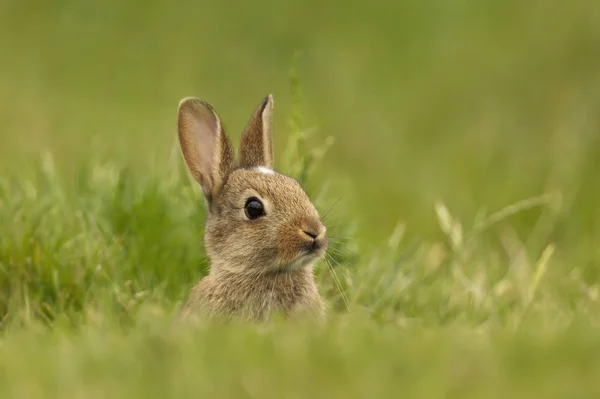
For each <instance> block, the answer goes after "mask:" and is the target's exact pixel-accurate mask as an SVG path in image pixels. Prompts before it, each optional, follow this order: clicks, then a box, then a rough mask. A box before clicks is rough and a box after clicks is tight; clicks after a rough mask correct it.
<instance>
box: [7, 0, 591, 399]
mask: <svg viewBox="0 0 600 399" xmlns="http://www.w3.org/2000/svg"><path fill="white" fill-rule="evenodd" d="M0 50H1V53H0V396H1V397H3V398H4V397H7V398H8V397H15V398H25V397H28V398H36V397H39V398H48V397H60V398H61V399H63V398H68V397H82V395H84V396H88V397H89V396H90V395H91V396H93V397H103V396H108V397H127V398H133V397H144V398H151V397H160V398H164V397H170V396H173V397H178V398H181V397H188V396H189V397H197V396H198V395H199V394H200V395H202V393H206V394H207V395H208V397H234V398H240V397H265V398H269V397H273V398H282V397H290V398H299V397H305V396H310V397H312V398H318V397H326V398H330V397H333V396H335V395H338V396H340V395H341V396H344V397H349V398H350V397H352V398H354V397H356V398H358V397H369V398H371V397H386V396H387V397H395V396H397V394H398V392H403V394H404V396H405V397H415V398H422V397H425V398H431V397H436V396H437V397H477V398H482V397H489V398H491V397H504V398H505V397H508V396H514V397H526V398H531V397H536V395H537V396H540V393H541V392H543V393H547V396H548V397H598V395H597V394H596V395H594V393H597V392H600V385H599V384H598V382H597V381H598V380H597V378H596V376H597V374H598V372H597V371H598V370H600V363H599V362H598V359H600V357H599V356H597V354H598V352H599V350H600V341H598V338H597V337H598V336H599V335H598V334H597V326H598V321H599V320H598V319H599V318H598V315H600V273H599V272H600V206H599V205H598V204H599V203H600V177H599V176H600V112H599V110H600V2H598V1H597V0H571V1H569V2H567V1H559V0H528V1H516V0H505V1H493V0H479V1H464V0H454V1H451V0H431V1H427V2H424V1H416V0H402V1H390V0H372V1H370V2H367V1H362V2H357V1H352V0H347V1H329V2H318V1H314V0H308V1H304V2H300V1H272V0H267V1H263V2H249V1H238V2H225V1H221V2H219V1H213V2H207V1H195V2H191V1H180V2H175V1H172V2H168V1H166V0H146V1H139V0H133V1H117V0H105V1H91V0H52V1H41V0H0ZM298 54H300V56H299V57H298V56H297V55H298ZM294 68H295V70H296V72H297V74H298V75H299V77H300V87H301V90H302V97H303V102H302V104H303V108H302V109H299V106H298V102H297V101H296V100H297V99H296V97H295V95H294V93H295V92H294V90H295V89H294V88H297V87H296V86H294V85H293V84H292V81H293V79H291V77H290V76H291V75H293V74H292V72H291V71H292V70H294ZM267 93H272V94H273V95H274V97H275V125H276V126H275V146H276V154H275V155H276V163H277V164H278V166H279V167H280V168H283V169H284V170H283V171H284V172H288V171H287V170H285V168H286V167H287V166H289V165H290V164H292V165H296V164H294V162H295V161H298V159H299V160H300V161H302V160H304V159H306V153H305V152H304V153H302V154H300V156H299V157H298V159H292V160H291V158H293V157H284V155H283V154H284V150H285V149H287V148H289V147H287V142H288V139H289V138H290V137H291V132H294V131H295V127H294V126H293V124H291V123H290V119H291V118H292V117H293V116H294V115H297V114H298V112H299V111H302V113H303V115H304V118H303V120H302V123H301V125H302V127H303V128H306V129H314V134H313V135H312V136H311V137H310V139H309V142H308V143H303V144H306V147H305V148H308V149H309V150H311V149H319V148H321V147H322V146H323V145H324V144H325V143H326V142H327V140H328V138H329V137H333V138H334V139H335V142H334V144H333V147H331V148H330V149H329V152H327V154H326V156H325V158H324V159H323V161H322V162H321V163H319V164H318V167H317V169H316V173H314V174H312V175H311V176H310V179H309V180H310V181H309V185H310V192H311V194H312V195H313V197H316V199H317V203H318V205H319V206H320V207H321V208H322V209H321V210H322V211H326V209H327V208H328V207H329V206H333V210H332V211H331V212H330V213H329V216H328V219H327V223H328V227H330V225H329V224H330V223H331V224H334V225H335V226H334V228H330V229H328V232H330V233H331V235H333V236H334V237H332V240H331V242H332V245H331V248H332V249H331V251H329V252H330V253H329V254H328V255H329V257H328V258H327V261H328V263H327V264H326V262H321V263H320V264H319V267H317V269H316V270H317V281H318V284H319V288H320V291H321V293H322V295H323V297H324V298H325V299H326V300H327V301H328V303H330V304H331V305H332V311H331V312H330V319H329V321H328V323H327V325H326V328H324V329H323V330H319V329H315V328H312V327H311V326H309V328H298V326H296V325H292V326H285V324H284V325H282V326H279V327H277V326H275V327H274V328H273V329H267V330H261V329H259V331H256V330H253V329H252V328H251V327H250V328H247V327H248V326H246V327H244V328H231V329H229V328H225V329H220V328H216V329H211V328H207V329H205V330H200V331H196V330H194V331H191V330H186V329H183V328H180V327H181V326H180V325H178V324H177V325H171V323H170V322H169V321H170V320H171V319H170V317H171V316H172V315H173V312H176V311H177V306H178V305H179V304H180V303H181V301H183V300H185V298H186V297H187V295H188V293H189V288H190V287H191V285H192V284H193V283H194V282H195V281H197V279H199V278H200V277H201V276H202V275H204V274H205V273H206V269H207V268H206V266H207V262H206V258H205V256H204V253H203V250H202V248H201V245H200V241H201V233H202V232H201V226H202V223H203V220H204V210H203V202H202V200H201V196H200V193H199V191H200V190H199V189H198V188H196V189H195V190H192V189H191V188H190V187H192V186H190V185H189V184H188V180H185V178H187V177H188V175H187V172H185V171H184V170H183V166H182V162H181V156H180V155H179V152H178V148H177V142H176V110H177V105H178V102H179V100H180V99H181V98H183V97H186V96H196V97H201V98H203V99H205V100H207V101H209V102H210V103H211V104H213V106H214V107H215V108H216V109H217V111H218V112H219V114H220V115H221V118H222V119H223V121H224V122H225V125H226V127H227V129H228V132H229V133H230V135H231V136H232V138H233V140H234V141H235V142H236V143H237V142H239V137H240V133H241V131H242V129H243V127H244V125H245V124H246V122H247V120H248V118H249V117H250V115H251V114H252V112H253V111H254V109H255V107H256V106H257V105H258V104H259V102H260V100H261V99H262V98H263V96H265V95H266V94H267ZM303 151H304V150H303ZM47 152H50V153H51V154H53V159H54V161H55V163H56V164H55V165H54V164H52V162H50V160H49V158H47V157H45V156H44V155H45V154H46V153H47ZM173 156H175V158H173ZM174 161H175V162H178V163H179V165H180V166H182V169H181V171H182V173H181V174H178V170H177V169H175V168H174V167H173V166H174V165H175V164H174ZM286 165H287V166H286ZM54 166H55V167H56V169H54ZM163 171H164V173H163ZM182 176H185V177H184V178H182ZM324 188H327V190H324ZM544 195H549V196H547V197H543V198H546V199H548V200H546V199H540V197H539V196H544ZM67 196H70V197H67ZM531 198H534V199H533V200H529V201H525V202H523V200H527V199H531ZM438 201H439V202H438ZM440 203H443V204H444V205H445V208H444V207H442V206H439V204H440ZM436 204H438V206H437V208H436ZM512 204H517V205H516V206H513V207H511V205H512ZM436 209H437V214H436ZM445 210H447V211H448V212H445ZM498 210H501V211H500V213H496V214H493V215H494V216H492V217H491V218H487V219H486V218H485V216H489V215H490V213H492V212H495V211H498ZM449 215H450V216H449ZM398 223H404V226H403V227H402V228H397V226H398ZM400 226H402V225H400ZM458 226H460V228H459V227H458ZM482 226H485V227H490V228H489V229H487V230H486V229H483V228H482ZM402 233H403V234H402ZM344 238H347V239H348V241H346V240H344ZM333 243H334V244H335V245H333ZM356 255H358V256H356ZM42 325H44V326H50V328H48V329H45V328H44V327H42ZM573 325H576V326H579V327H581V330H577V329H575V330H573V331H571V332H570V333H568V334H566V335H565V336H564V337H562V338H561V337H558V338H557V337H556V336H555V335H553V334H552V332H553V331H556V330H560V329H561V328H562V327H566V326H573ZM590 326H591V327H592V328H590ZM595 326H596V327H595ZM514 332H517V333H522V334H523V335H519V334H516V335H514V336H513V333H514ZM536 332H541V334H539V335H536ZM520 337H521V338H520ZM594 370H595V371H594ZM32 382H34V383H32ZM552 395H554V396H552ZM578 395H579V396H578ZM586 395H587V396H586Z"/></svg>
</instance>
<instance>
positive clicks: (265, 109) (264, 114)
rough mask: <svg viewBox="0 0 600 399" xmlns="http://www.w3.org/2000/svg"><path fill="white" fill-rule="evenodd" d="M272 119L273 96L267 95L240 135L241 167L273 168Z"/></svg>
mask: <svg viewBox="0 0 600 399" xmlns="http://www.w3.org/2000/svg"><path fill="white" fill-rule="evenodd" d="M272 119H273V96H271V95H270V94H269V95H268V96H267V97H265V99H264V100H263V102H262V104H261V105H260V107H258V109H257V110H256V112H255V113H254V115H253V116H252V119H250V122H249V123H248V126H247V127H246V130H245V131H244V134H243V135H242V142H241V147H240V166H241V167H243V168H250V167H255V166H264V167H267V168H273V140H272V137H271V124H272Z"/></svg>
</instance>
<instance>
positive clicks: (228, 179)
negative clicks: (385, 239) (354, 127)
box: [178, 96, 327, 321]
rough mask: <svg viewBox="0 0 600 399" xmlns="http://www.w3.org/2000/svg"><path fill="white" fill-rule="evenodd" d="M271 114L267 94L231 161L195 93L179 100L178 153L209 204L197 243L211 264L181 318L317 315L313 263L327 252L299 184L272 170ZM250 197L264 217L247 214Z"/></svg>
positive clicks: (211, 114) (223, 137)
mask: <svg viewBox="0 0 600 399" xmlns="http://www.w3.org/2000/svg"><path fill="white" fill-rule="evenodd" d="M272 114H273V99H272V97H271V96H267V97H266V98H265V99H264V101H263V102H262V104H261V105H260V107H258V109H257V110H256V112H255V113H254V115H253V116H252V118H251V119H250V122H249V123H248V126H247V127H246V130H245V131H244V133H243V135H242V139H241V148H240V158H239V160H237V161H236V160H235V156H234V151H233V147H232V145H231V142H230V140H229V138H228V137H227V134H226V133H225V130H224V129H223V126H222V125H221V121H220V119H219V117H218V115H217V114H216V112H215V111H214V110H213V108H212V107H211V106H210V105H209V104H208V103H206V102H203V101H200V100H198V99H195V98H186V99H183V100H182V101H181V103H180V104H179V110H178V134H179V141H180V144H181V150H182V153H183V157H184V160H185V162H186V165H187V167H188V169H189V171H190V173H191V174H192V176H193V177H194V178H195V179H196V181H198V183H200V186H201V187H202V191H203V193H204V197H205V199H206V205H207V208H208V216H207V220H206V228H205V234H204V242H205V247H206V253H207V255H208V257H209V259H210V261H211V267H210V272H209V274H208V275H207V276H206V277H205V278H203V279H202V280H201V281H200V282H198V284H197V285H196V286H195V287H194V288H193V289H192V292H191V295H190V297H189V299H188V301H187V303H186V304H185V306H184V308H183V310H182V316H183V317H184V318H196V317H198V316H200V317H202V316H208V317H218V318H223V317H224V318H240V319H242V320H247V321H266V320H269V319H270V318H271V317H272V316H273V315H275V314H282V315H284V316H287V317H289V316H296V315H300V314H309V315H313V316H315V317H316V318H318V319H322V318H323V317H324V313H325V307H324V303H323V300H322V299H321V296H320V295H319V292H318V290H317V286H316V284H315V280H314V276H313V265H314V263H315V262H316V261H317V260H319V259H320V258H322V257H323V256H324V254H325V251H326V249H327V236H326V229H325V226H324V225H323V223H322V222H321V220H320V218H319V214H318V212H317V210H316V209H315V207H314V206H313V204H312V203H311V201H310V199H309V198H308V196H307V195H306V193H305V192H304V190H303V189H302V188H301V187H300V185H299V184H298V183H297V182H296V181H295V180H294V179H292V178H291V177H288V176H285V175H283V174H280V173H277V172H275V171H273V162H274V159H273V143H272V137H271V122H272ZM250 197H256V198H258V199H260V200H261V202H262V203H263V205H264V209H265V216H263V217H260V218H258V219H255V220H251V219H248V218H247V216H246V214H245V211H244V207H245V204H246V201H247V199H248V198H250ZM314 246H316V247H317V248H314Z"/></svg>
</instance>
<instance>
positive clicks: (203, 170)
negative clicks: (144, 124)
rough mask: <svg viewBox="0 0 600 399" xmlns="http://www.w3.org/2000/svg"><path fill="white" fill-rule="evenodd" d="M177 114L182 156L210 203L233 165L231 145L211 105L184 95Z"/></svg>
mask: <svg viewBox="0 0 600 399" xmlns="http://www.w3.org/2000/svg"><path fill="white" fill-rule="evenodd" d="M177 113H178V115H177V131H178V135H179V144H180V145H181V151H182V153H183V158H184V160H185V163H186V165H187V167H188V169H189V171H190V173H191V174H192V176H194V178H195V179H196V181H198V183H200V186H201V187H202V191H203V192H204V196H205V198H206V200H207V202H209V203H210V201H211V199H212V198H213V197H214V195H215V194H217V193H218V192H219V190H220V189H221V186H222V184H223V182H224V181H225V178H226V177H227V175H228V174H229V172H231V170H232V169H233V167H234V160H235V158H234V152H233V147H232V145H231V142H230V141H229V138H228V137H227V134H226V133H225V131H224V130H223V127H222V126H221V121H220V120H219V116H218V115H217V114H216V112H215V111H214V109H213V108H212V107H211V106H210V104H208V103H206V102H204V101H200V100H198V99H197V98H191V97H188V98H184V99H183V100H181V102H180V103H179V108H178V111H177Z"/></svg>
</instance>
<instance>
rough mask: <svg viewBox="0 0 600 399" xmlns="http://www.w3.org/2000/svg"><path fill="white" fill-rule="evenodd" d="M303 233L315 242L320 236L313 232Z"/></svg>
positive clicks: (304, 231)
mask: <svg viewBox="0 0 600 399" xmlns="http://www.w3.org/2000/svg"><path fill="white" fill-rule="evenodd" d="M302 232H303V233H304V234H306V235H307V236H309V237H310V238H312V239H313V240H314V239H316V238H317V236H318V234H316V233H313V232H312V231H306V230H303V231H302Z"/></svg>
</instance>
